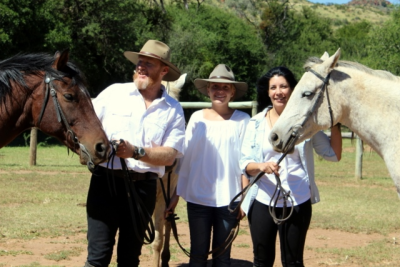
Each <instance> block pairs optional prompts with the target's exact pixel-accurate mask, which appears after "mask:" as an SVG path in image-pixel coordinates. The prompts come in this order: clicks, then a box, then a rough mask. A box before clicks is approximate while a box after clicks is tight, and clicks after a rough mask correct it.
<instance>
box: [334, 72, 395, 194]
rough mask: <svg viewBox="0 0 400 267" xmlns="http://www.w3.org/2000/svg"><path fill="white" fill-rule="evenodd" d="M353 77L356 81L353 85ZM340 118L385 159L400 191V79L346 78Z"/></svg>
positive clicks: (343, 86) (343, 85)
mask: <svg viewBox="0 0 400 267" xmlns="http://www.w3.org/2000/svg"><path fill="white" fill-rule="evenodd" d="M351 81H355V82H354V83H353V84H351V86H345V85H346V84H347V85H349V84H350V82H351ZM341 88H342V89H341V92H342V96H343V97H342V98H341V100H342V116H341V119H340V122H341V123H342V124H344V125H346V126H347V127H349V128H350V129H351V130H352V131H353V132H354V133H355V134H357V135H358V136H359V137H360V138H361V139H362V140H363V141H365V142H366V143H367V144H368V145H370V146H371V147H372V149H374V151H376V152H377V153H378V154H379V155H380V156H381V157H382V158H383V159H384V160H385V163H386V166H387V168H388V170H389V172H390V174H391V177H392V178H393V180H394V182H395V184H396V187H397V188H398V192H399V193H400V164H398V162H399V161H400V153H398V151H399V150H400V138H399V131H400V124H399V123H398V117H399V116H400V82H395V81H388V80H385V79H380V78H377V77H369V78H368V79H359V80H358V82H357V79H355V78H354V76H352V79H351V80H350V81H347V82H343V84H342V85H341Z"/></svg>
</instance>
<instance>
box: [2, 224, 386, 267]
mask: <svg viewBox="0 0 400 267" xmlns="http://www.w3.org/2000/svg"><path fill="white" fill-rule="evenodd" d="M241 229H242V232H244V233H243V234H240V235H238V237H237V238H236V240H235V241H234V244H233V248H232V266H233V267H251V266H253V264H252V260H253V253H252V243H251V238H250V234H249V229H248V224H247V221H244V222H242V223H241ZM178 232H179V236H180V242H181V243H182V244H183V245H184V246H185V247H188V246H189V245H188V244H189V243H190V241H189V240H190V239H189V229H188V227H187V224H186V223H179V224H178ZM171 238H172V241H171V246H172V250H171V251H172V252H171V254H172V259H171V261H170V266H173V267H177V266H185V265H187V263H188V258H187V257H186V256H185V255H184V254H183V253H182V252H181V251H180V249H179V247H178V246H177V245H176V241H175V240H174V239H173V237H171ZM383 238H385V237H384V236H382V235H379V234H351V233H345V232H340V231H334V230H322V229H311V230H309V232H308V236H307V241H306V249H305V254H304V261H305V265H306V266H348V267H359V266H363V265H362V264H361V263H357V262H354V261H353V260H352V259H349V258H343V259H341V258H338V256H337V255H330V254H327V253H319V252H318V251H317V249H318V248H338V249H340V248H352V247H358V246H365V245H367V244H368V243H370V242H371V241H374V240H381V239H383ZM278 242H279V241H278ZM115 258H116V255H114V256H113V262H115ZM85 260H86V235H85V234H79V235H75V236H68V237H67V236H64V237H57V238H37V239H33V240H16V239H7V238H2V239H0V267H16V266H67V267H75V266H77V267H79V266H81V267H82V266H83V265H84V263H85ZM208 263H209V264H208V266H211V260H209V261H208ZM152 265H153V253H152V248H151V246H150V245H146V246H144V247H143V250H142V256H141V264H140V266H141V267H148V266H152ZM275 266H276V267H280V266H282V265H281V263H280V251H279V243H278V244H277V256H276V260H275Z"/></svg>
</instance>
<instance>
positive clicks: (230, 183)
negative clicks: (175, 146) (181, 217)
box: [177, 110, 250, 207]
mask: <svg viewBox="0 0 400 267" xmlns="http://www.w3.org/2000/svg"><path fill="white" fill-rule="evenodd" d="M249 119H250V116H249V115H248V114H247V113H244V112H241V111H239V110H235V111H234V113H233V114H232V116H231V118H230V119H229V120H224V121H210V120H207V119H204V112H203V110H199V111H196V112H195V113H193V114H192V116H191V118H190V120H189V123H188V125H187V128H186V140H185V152H184V157H183V158H182V159H181V160H180V164H179V167H178V173H179V180H178V186H177V194H178V195H179V196H181V197H183V198H184V199H185V200H186V201H187V202H191V203H195V204H200V205H205V206H210V207H222V206H227V205H228V204H229V203H230V201H231V200H232V199H233V197H234V196H235V195H236V194H237V193H239V192H240V190H241V188H242V187H241V170H240V167H239V159H240V156H241V152H240V150H241V145H242V140H243V137H244V133H245V130H246V126H247V123H248V121H249Z"/></svg>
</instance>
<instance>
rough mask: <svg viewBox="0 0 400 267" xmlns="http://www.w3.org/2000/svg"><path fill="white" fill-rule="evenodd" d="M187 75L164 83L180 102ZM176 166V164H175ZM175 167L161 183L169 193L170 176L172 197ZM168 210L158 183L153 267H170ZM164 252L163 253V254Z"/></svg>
mask: <svg viewBox="0 0 400 267" xmlns="http://www.w3.org/2000/svg"><path fill="white" fill-rule="evenodd" d="M186 75H187V74H186V73H185V74H182V75H181V77H180V78H179V79H178V80H176V81H174V82H162V83H163V84H164V86H165V87H166V89H167V92H168V94H169V95H170V96H172V97H173V98H175V99H176V100H179V93H180V91H181V89H182V87H183V85H184V84H185V79H186ZM175 166H176V164H175ZM175 166H174V167H173V169H172V171H171V172H168V173H167V172H166V173H165V175H164V176H163V177H162V179H161V181H162V183H163V184H164V188H165V191H166V192H168V175H170V178H169V179H170V181H169V183H170V185H169V192H170V196H169V197H171V196H172V193H173V192H174V190H175V187H176V185H177V183H178V175H176V174H175V172H174V170H175ZM165 209H166V206H165V199H164V195H163V192H162V188H161V183H160V182H158V183H157V198H156V207H155V209H154V213H153V222H154V227H155V239H154V241H153V243H152V244H151V246H152V248H153V252H154V258H153V266H154V267H158V266H159V265H160V259H161V262H162V266H168V262H169V259H170V251H169V240H170V233H171V224H170V223H169V222H168V221H166V220H165V218H164V211H165ZM164 226H165V238H164ZM161 250H162V253H161Z"/></svg>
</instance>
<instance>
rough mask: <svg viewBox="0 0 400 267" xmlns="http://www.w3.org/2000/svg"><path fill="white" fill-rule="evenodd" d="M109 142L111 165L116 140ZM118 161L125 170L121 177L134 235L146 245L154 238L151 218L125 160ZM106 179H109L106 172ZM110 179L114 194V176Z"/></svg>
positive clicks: (116, 146) (115, 148)
mask: <svg viewBox="0 0 400 267" xmlns="http://www.w3.org/2000/svg"><path fill="white" fill-rule="evenodd" d="M119 142H124V140H123V139H120V140H119ZM111 144H112V147H113V151H112V153H111V155H110V159H111V162H112V163H111V165H112V166H111V167H113V165H114V158H115V153H116V151H117V148H118V143H117V140H112V141H111ZM120 162H121V168H122V170H123V171H124V172H125V175H124V177H123V179H124V184H125V191H126V195H127V197H128V204H129V209H130V213H131V219H132V224H133V229H134V231H135V236H136V238H137V240H138V241H139V242H141V243H142V242H143V244H146V245H148V244H151V243H153V241H154V239H155V227H154V223H153V220H152V219H151V214H149V212H148V211H147V209H146V207H145V205H144V203H143V201H142V199H141V198H140V197H139V196H138V194H137V192H136V187H135V182H134V181H131V180H130V179H129V171H128V167H127V166H126V162H125V160H124V159H122V158H120ZM107 170H109V168H108V163H107ZM107 180H109V179H108V172H107ZM112 180H113V182H114V184H113V187H114V192H115V194H116V189H115V181H114V177H112ZM109 186H110V182H109ZM110 192H111V188H110ZM133 202H134V203H136V209H135V208H134V206H133ZM136 216H137V217H138V218H139V220H138V225H137V224H136V222H137V221H136ZM138 228H140V229H144V237H142V236H141V235H140V233H139V231H138ZM143 238H144V241H143Z"/></svg>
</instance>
